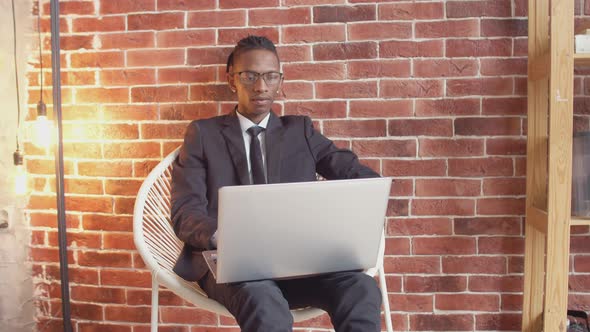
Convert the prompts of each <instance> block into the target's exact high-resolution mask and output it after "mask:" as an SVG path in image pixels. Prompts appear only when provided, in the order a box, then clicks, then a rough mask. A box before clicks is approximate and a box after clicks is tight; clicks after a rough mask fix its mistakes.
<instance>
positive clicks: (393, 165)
mask: <svg viewBox="0 0 590 332" xmlns="http://www.w3.org/2000/svg"><path fill="white" fill-rule="evenodd" d="M446 171H447V166H446V162H445V161H444V160H443V159H427V160H384V161H383V175H384V176H396V177H398V176H443V175H445V174H446Z"/></svg>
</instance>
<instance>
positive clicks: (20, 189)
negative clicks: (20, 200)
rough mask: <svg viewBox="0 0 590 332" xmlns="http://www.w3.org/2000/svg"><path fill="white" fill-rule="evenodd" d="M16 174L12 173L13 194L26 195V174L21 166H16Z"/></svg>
mask: <svg viewBox="0 0 590 332" xmlns="http://www.w3.org/2000/svg"><path fill="white" fill-rule="evenodd" d="M15 167H16V172H15V173H14V192H15V193H16V194H17V195H24V194H26V193H27V172H26V171H25V167H24V166H23V165H16V166H15Z"/></svg>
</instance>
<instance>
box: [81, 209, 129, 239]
mask: <svg viewBox="0 0 590 332" xmlns="http://www.w3.org/2000/svg"><path fill="white" fill-rule="evenodd" d="M82 227H83V228H84V229H85V230H87V231H114V232H131V231H132V230H133V222H132V218H130V217H126V216H115V215H97V214H85V215H83V216H82ZM105 235H106V234H105Z"/></svg>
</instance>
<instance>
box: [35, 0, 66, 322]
mask: <svg viewBox="0 0 590 332" xmlns="http://www.w3.org/2000/svg"><path fill="white" fill-rule="evenodd" d="M50 8H51V10H50V14H51V75H52V78H53V116H54V118H55V123H56V127H57V142H56V143H57V146H56V149H55V176H56V181H55V192H56V196H57V234H58V239H59V275H60V279H61V307H62V317H63V326H64V331H65V332H71V331H72V321H71V318H70V316H71V315H70V282H69V278H68V242H67V237H66V205H65V193H64V154H63V133H62V121H61V120H62V119H61V75H60V74H61V64H60V46H59V1H58V0H51V6H50ZM38 10H41V8H38ZM39 47H42V45H39Z"/></svg>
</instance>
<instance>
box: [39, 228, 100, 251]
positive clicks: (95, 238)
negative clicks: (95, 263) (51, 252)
mask: <svg viewBox="0 0 590 332" xmlns="http://www.w3.org/2000/svg"><path fill="white" fill-rule="evenodd" d="M66 238H67V244H68V248H95V249H98V248H100V246H101V240H100V234H98V233H82V232H74V231H68V232H67V234H66ZM47 240H48V245H49V246H51V247H57V246H58V241H59V240H58V232H47Z"/></svg>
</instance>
